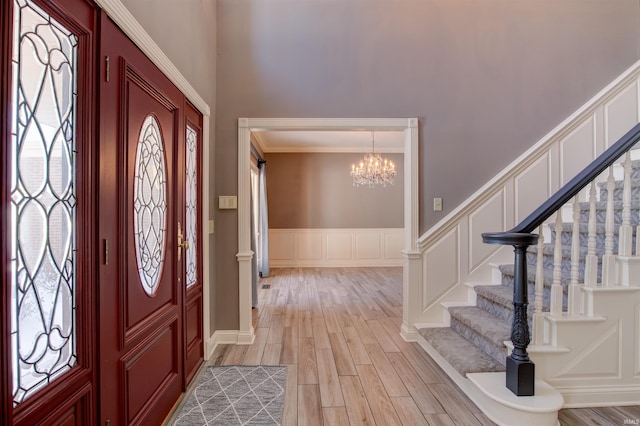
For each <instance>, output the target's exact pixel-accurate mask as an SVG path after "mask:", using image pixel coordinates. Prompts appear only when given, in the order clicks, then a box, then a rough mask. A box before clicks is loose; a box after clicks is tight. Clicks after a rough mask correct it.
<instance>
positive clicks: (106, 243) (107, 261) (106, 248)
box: [102, 238, 109, 265]
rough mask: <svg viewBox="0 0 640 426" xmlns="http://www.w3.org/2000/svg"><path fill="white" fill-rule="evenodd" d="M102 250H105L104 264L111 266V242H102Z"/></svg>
mask: <svg viewBox="0 0 640 426" xmlns="http://www.w3.org/2000/svg"><path fill="white" fill-rule="evenodd" d="M102 248H103V250H102V252H103V258H102V263H103V264H104V265H108V264H109V240H107V239H106V238H105V239H104V240H102Z"/></svg>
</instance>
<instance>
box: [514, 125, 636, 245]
mask: <svg viewBox="0 0 640 426" xmlns="http://www.w3.org/2000/svg"><path fill="white" fill-rule="evenodd" d="M638 141H640V123H638V124H636V125H635V126H634V127H633V128H632V129H631V130H629V131H628V132H627V133H626V134H625V135H624V136H622V137H621V138H620V139H618V142H616V143H615V144H613V145H611V146H610V147H609V149H607V150H606V151H605V152H603V153H602V154H601V155H600V156H599V157H598V158H596V159H595V160H593V161H592V162H591V164H589V165H588V166H587V167H585V168H584V170H582V171H581V172H580V173H578V175H577V176H576V177H574V178H573V179H571V180H570V181H569V182H567V184H566V185H565V186H563V187H562V188H560V189H559V190H558V191H557V192H556V193H555V194H553V195H552V196H551V198H549V199H548V200H547V201H545V202H544V203H542V205H541V206H540V207H538V208H537V209H535V210H534V212H533V213H531V214H530V215H529V216H527V217H526V218H525V219H524V220H523V221H522V222H520V224H519V225H517V226H516V227H515V228H513V229H512V230H511V231H509V232H512V233H530V232H532V231H533V230H534V229H537V228H538V227H539V226H540V225H542V224H543V223H544V221H545V220H547V219H548V218H549V217H551V215H552V214H553V213H555V212H556V211H558V209H559V208H560V207H562V206H563V205H565V204H566V203H567V202H568V201H569V200H570V199H571V198H573V197H574V196H575V195H576V194H577V193H578V192H580V191H581V190H582V189H583V188H584V187H585V186H587V185H588V184H589V183H591V181H593V180H594V179H595V178H596V177H597V176H598V175H599V174H600V173H602V172H603V171H604V170H605V169H606V168H607V167H609V166H611V165H612V164H613V163H614V162H615V161H616V160H617V159H618V158H620V157H621V156H622V155H623V154H624V153H625V152H627V151H629V150H630V149H631V148H632V147H633V146H634V145H635V144H636V143H637V142H638Z"/></svg>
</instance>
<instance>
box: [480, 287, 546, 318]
mask: <svg viewBox="0 0 640 426" xmlns="http://www.w3.org/2000/svg"><path fill="white" fill-rule="evenodd" d="M550 295H551V289H549V288H545V289H544V291H543V302H542V303H543V306H544V305H545V303H546V305H547V306H549V300H550ZM527 297H528V299H529V306H528V309H527V315H528V318H529V327H531V318H532V317H533V313H534V311H535V308H534V305H535V287H534V286H529V292H528V296H527ZM476 306H478V307H479V308H482V309H484V310H485V311H487V312H489V313H491V314H493V315H495V316H497V317H499V318H502V319H503V320H505V321H507V322H508V323H509V324H511V323H512V322H513V301H509V302H508V303H506V304H504V303H502V301H501V302H499V303H494V301H493V300H491V299H489V298H487V297H485V295H480V294H479V295H478V297H477V299H476Z"/></svg>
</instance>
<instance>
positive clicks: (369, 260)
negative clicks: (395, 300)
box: [269, 228, 403, 268]
mask: <svg viewBox="0 0 640 426" xmlns="http://www.w3.org/2000/svg"><path fill="white" fill-rule="evenodd" d="M402 236H403V229H402V228H379V229H371V228H366V229H365V228H363V229H359V228H355V229H335V228H331V229H270V230H269V240H270V243H269V253H270V259H269V262H270V264H271V267H273V268H296V267H372V266H402V265H403V260H402V252H401V249H402V247H401V246H400V247H399V245H398V241H402ZM274 242H276V244H277V246H274ZM274 253H275V256H274ZM283 253H286V254H288V256H283V255H282V254H283Z"/></svg>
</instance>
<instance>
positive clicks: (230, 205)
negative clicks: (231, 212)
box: [218, 195, 238, 210]
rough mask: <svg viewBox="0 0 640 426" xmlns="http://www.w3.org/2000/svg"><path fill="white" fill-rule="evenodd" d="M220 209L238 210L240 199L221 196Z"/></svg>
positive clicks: (231, 196) (219, 200)
mask: <svg viewBox="0 0 640 426" xmlns="http://www.w3.org/2000/svg"><path fill="white" fill-rule="evenodd" d="M218 208H219V209H221V210H225V209H237V208H238V197H237V196H236V195H221V196H219V197H218Z"/></svg>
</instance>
